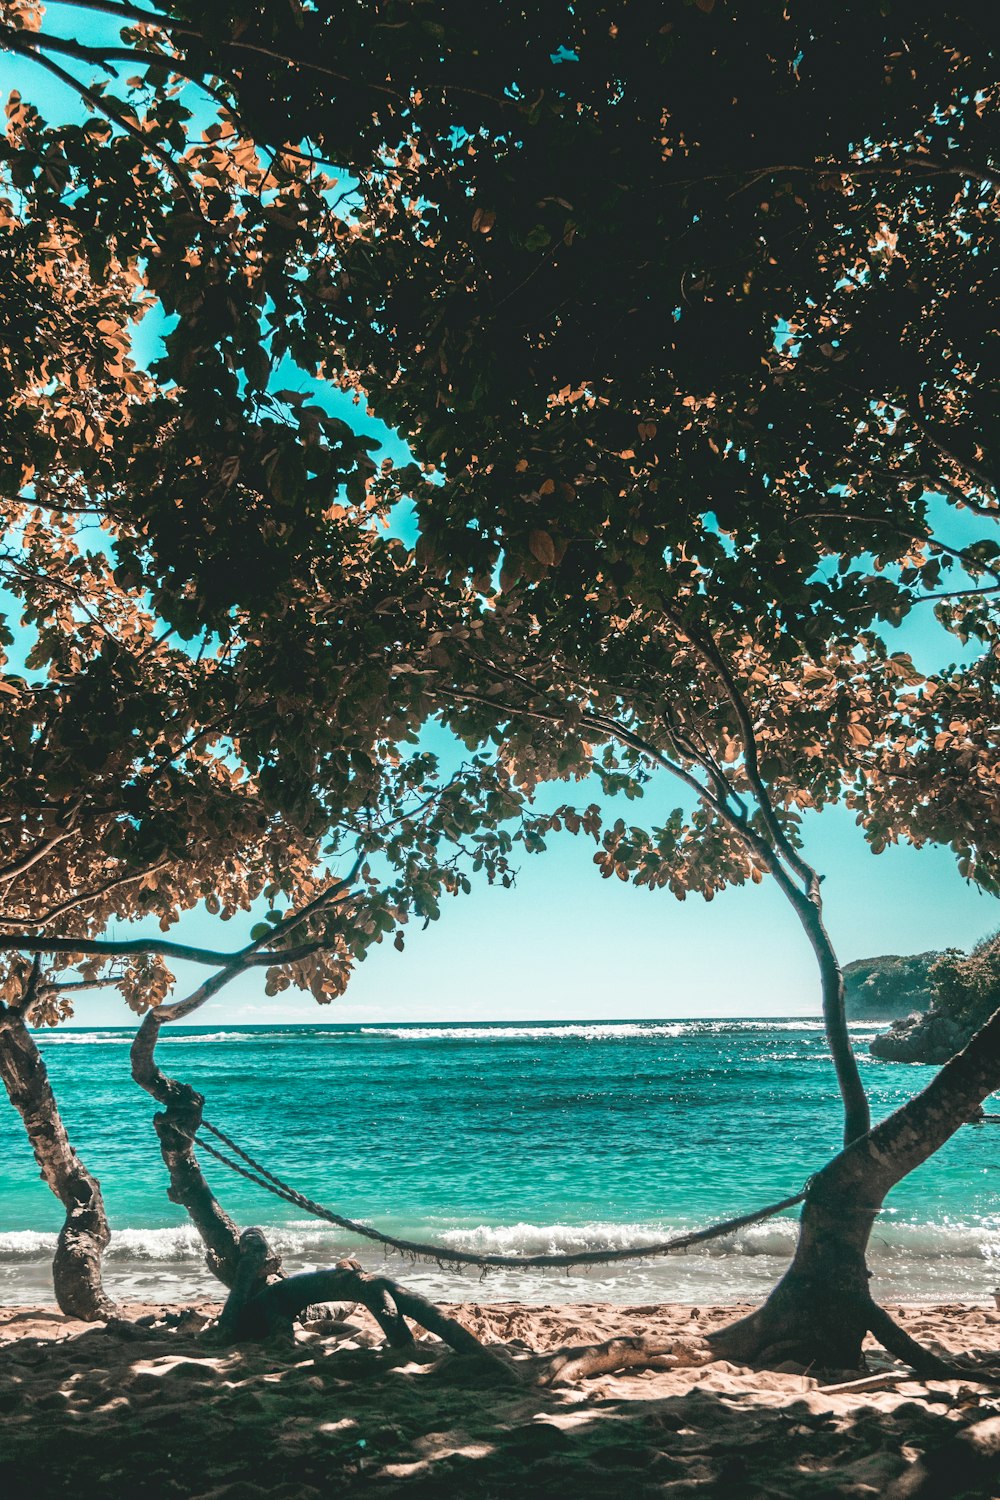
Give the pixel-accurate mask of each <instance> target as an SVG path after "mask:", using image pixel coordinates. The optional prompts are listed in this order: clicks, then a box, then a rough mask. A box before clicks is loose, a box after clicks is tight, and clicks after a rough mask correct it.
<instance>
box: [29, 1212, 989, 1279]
mask: <svg viewBox="0 0 1000 1500" xmlns="http://www.w3.org/2000/svg"><path fill="white" fill-rule="evenodd" d="M697 1227H698V1226H696V1225H691V1226H684V1225H663V1224H622V1223H602V1222H592V1223H587V1224H560V1223H557V1224H532V1223H527V1222H523V1221H522V1222H520V1223H517V1224H503V1225H490V1224H479V1225H476V1226H473V1227H465V1228H456V1227H452V1228H448V1229H441V1228H440V1227H439V1226H427V1225H415V1224H407V1225H404V1226H399V1225H396V1226H393V1228H394V1232H395V1233H397V1234H399V1235H400V1236H401V1237H404V1238H408V1239H417V1240H420V1241H423V1242H427V1243H432V1244H433V1243H435V1242H437V1243H440V1244H442V1245H446V1246H448V1247H449V1248H451V1249H455V1250H469V1251H471V1252H473V1253H480V1254H484V1255H566V1254H577V1253H580V1252H582V1251H588V1250H635V1251H636V1258H637V1259H641V1258H642V1251H643V1250H645V1249H648V1248H649V1247H650V1246H651V1245H654V1244H658V1243H660V1242H661V1241H663V1240H667V1239H673V1238H674V1237H675V1236H677V1235H681V1234H685V1233H687V1232H688V1231H689V1229H691V1228H697ZM265 1232H266V1234H267V1236H268V1238H269V1239H270V1240H271V1241H272V1243H273V1244H274V1246H275V1248H276V1249H277V1250H278V1251H279V1252H280V1253H281V1254H282V1255H284V1256H287V1257H289V1258H294V1259H296V1260H300V1261H301V1260H303V1259H307V1260H319V1261H323V1260H324V1259H325V1258H328V1257H331V1256H333V1255H334V1254H335V1253H336V1252H337V1251H338V1250H340V1249H341V1248H343V1247H344V1246H345V1244H346V1243H347V1238H348V1237H346V1236H345V1235H343V1234H342V1233H341V1232H340V1231H338V1230H335V1229H332V1228H327V1227H321V1226H319V1225H316V1224H313V1223H311V1222H310V1221H308V1220H298V1221H295V1222H293V1223H290V1224H284V1225H278V1226H270V1227H267V1228H266V1230H265ZM797 1232H798V1225H797V1222H796V1221H795V1219H794V1218H782V1219H772V1220H770V1221H769V1222H768V1223H766V1224H752V1225H750V1226H749V1227H748V1228H746V1229H741V1230H738V1231H737V1232H736V1233H735V1234H732V1235H727V1236H726V1237H725V1239H718V1240H710V1241H708V1242H707V1243H706V1244H704V1245H698V1246H694V1247H692V1249H691V1250H689V1251H687V1252H686V1254H688V1255H695V1256H709V1257H713V1258H719V1257H723V1258H725V1257H731V1256H774V1257H780V1258H782V1259H787V1258H788V1257H789V1256H790V1255H791V1253H792V1251H793V1249H794V1247H795V1239H796V1234H797ZM55 1245H56V1236H55V1234H53V1233H51V1232H45V1231H41V1230H35V1229H21V1230H11V1231H7V1232H5V1233H0V1263H3V1262H16V1261H39V1260H45V1259H47V1258H49V1257H50V1256H51V1255H52V1253H53V1251H54V1250H55ZM203 1255H204V1249H203V1246H202V1243H201V1240H200V1239H199V1237H198V1235H197V1233H196V1231H195V1230H194V1229H193V1228H192V1227H191V1226H190V1225H181V1226H175V1227H170V1228H148V1229H130V1228H126V1229H116V1230H115V1231H114V1232H113V1234H112V1237H111V1243H110V1245H109V1246H108V1250H107V1252H106V1259H107V1260H108V1261H110V1262H142V1261H156V1262H160V1263H168V1264H169V1263H176V1264H191V1263H194V1262H200V1261H201V1260H202V1258H203ZM869 1259H870V1261H871V1263H872V1265H873V1267H874V1268H876V1269H877V1268H878V1266H879V1264H880V1263H883V1262H900V1261H907V1260H913V1261H925V1262H929V1261H947V1260H949V1259H963V1260H979V1261H987V1262H989V1263H991V1264H993V1265H996V1266H997V1267H1000V1219H997V1220H991V1221H989V1222H986V1223H980V1224H960V1223H954V1222H950V1221H946V1222H944V1223H941V1224H905V1223H904V1224H899V1223H888V1222H886V1223H878V1224H876V1226H875V1230H874V1232H873V1234H872V1239H871V1245H870V1247H869Z"/></svg>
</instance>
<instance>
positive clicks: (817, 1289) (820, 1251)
mask: <svg viewBox="0 0 1000 1500" xmlns="http://www.w3.org/2000/svg"><path fill="white" fill-rule="evenodd" d="M997 1088H1000V1010H998V1011H996V1012H995V1014H994V1015H993V1016H992V1017H991V1018H990V1020H989V1021H988V1022H987V1023H986V1025H985V1026H984V1027H983V1028H982V1029H981V1030H980V1031H978V1032H977V1033H976V1035H975V1036H974V1037H973V1038H972V1040H971V1041H970V1042H969V1044H968V1046H966V1047H965V1048H964V1050H963V1051H962V1052H959V1053H958V1055H957V1056H956V1057H953V1058H952V1059H951V1061H950V1062H948V1063H946V1064H945V1066H944V1067H943V1068H942V1069H941V1071H940V1072H939V1073H938V1074H937V1076H936V1077H935V1078H933V1079H932V1080H931V1082H930V1083H929V1084H928V1085H927V1087H926V1088H925V1089H924V1090H923V1092H922V1093H919V1094H916V1095H915V1096H914V1097H913V1098H912V1099H910V1100H909V1101H908V1102H907V1103H906V1104H904V1105H902V1106H901V1107H900V1108H899V1109H897V1110H896V1111H895V1113H894V1114H891V1115H890V1116H889V1117H888V1118H887V1119H885V1120H883V1121H882V1122H881V1124H879V1125H877V1126H876V1127H875V1129H874V1130H872V1131H871V1133H870V1134H868V1135H866V1136H863V1137H862V1138H861V1139H860V1140H857V1141H855V1142H854V1143H853V1144H852V1145H850V1146H848V1147H846V1148H845V1150H843V1151H842V1152H841V1153H840V1155H839V1156H836V1157H834V1159H833V1161H831V1162H829V1163H828V1164H827V1166H825V1167H824V1168H823V1170H822V1171H821V1172H818V1173H817V1174H816V1176H815V1177H814V1178H813V1180H812V1182H811V1183H810V1185H809V1190H808V1193H807V1195H806V1203H805V1207H804V1208H803V1210H802V1221H801V1226H800V1230H799V1241H798V1246H797V1248H796V1251H795V1257H794V1259H793V1261H792V1264H791V1266H790V1267H789V1268H788V1270H787V1271H786V1272H785V1275H784V1276H783V1277H782V1279H781V1281H780V1282H779V1283H778V1285H777V1286H776V1287H775V1289H774V1291H773V1292H772V1293H771V1295H770V1297H769V1298H768V1299H767V1301H766V1302H765V1303H764V1304H763V1305H762V1306H761V1307H759V1308H758V1309H757V1310H756V1312H753V1313H751V1314H750V1316H749V1317H747V1318H742V1319H740V1321H739V1322H737V1323H733V1324H730V1326H729V1327H728V1328H724V1329H721V1330H720V1332H719V1333H717V1334H713V1335H711V1339H710V1341H711V1343H712V1345H713V1346H714V1347H715V1348H716V1349H717V1350H718V1352H719V1353H720V1354H723V1355H725V1356H727V1357H731V1358H734V1359H739V1360H745V1361H751V1362H761V1363H765V1362H767V1363H773V1362H774V1361H775V1360H782V1359H796V1360H799V1361H800V1362H801V1363H803V1364H818V1365H821V1366H822V1365H825V1366H828V1367H829V1366H840V1367H842V1368H847V1367H851V1366H856V1365H859V1364H860V1363H861V1345H862V1342H863V1340H864V1336H865V1334H866V1332H868V1331H869V1329H870V1330H871V1331H872V1332H873V1333H874V1334H875V1335H876V1337H877V1338H879V1339H880V1340H881V1341H882V1342H883V1343H885V1344H886V1346H887V1347H893V1346H894V1345H898V1344H899V1343H900V1340H899V1339H898V1338H896V1337H895V1335H894V1333H893V1331H892V1329H893V1327H894V1325H892V1323H891V1320H890V1319H889V1318H888V1315H887V1314H886V1313H884V1312H883V1311H882V1310H881V1309H880V1308H878V1307H876V1306H875V1304H874V1303H873V1301H872V1299H871V1294H870V1292H869V1289H868V1269H867V1266H866V1264H865V1251H866V1249H867V1246H868V1239H869V1236H870V1234H871V1229H872V1225H873V1224H874V1222H875V1218H876V1216H877V1214H878V1212H879V1210H880V1209H881V1207H882V1204H883V1202H884V1200H885V1197H886V1195H887V1193H888V1192H889V1191H890V1189H891V1188H893V1187H894V1186H895V1185H896V1183H897V1182H900V1181H901V1180H902V1179H903V1178H904V1177H906V1176H907V1175H908V1174H909V1173H910V1172H912V1171H913V1170H914V1168H915V1167H918V1166H920V1164H921V1162H924V1161H926V1160H927V1158H928V1157H930V1156H933V1154H934V1152H935V1151H937V1150H938V1149H939V1148H940V1147H941V1146H943V1145H944V1143H945V1141H947V1140H948V1139H949V1137H951V1136H952V1135H954V1133H955V1131H956V1130H958V1129H959V1128H960V1127H961V1126H962V1125H964V1124H965V1123H966V1121H968V1120H971V1119H972V1118H973V1117H974V1116H975V1114H976V1111H977V1110H978V1108H979V1106H980V1105H981V1104H982V1102H983V1100H984V1099H986V1098H988V1097H989V1095H990V1094H991V1093H993V1092H994V1090H996V1089H997ZM894 1352H895V1349H894ZM904 1357H907V1358H909V1357H910V1353H909V1352H908V1353H906V1354H905V1355H904Z"/></svg>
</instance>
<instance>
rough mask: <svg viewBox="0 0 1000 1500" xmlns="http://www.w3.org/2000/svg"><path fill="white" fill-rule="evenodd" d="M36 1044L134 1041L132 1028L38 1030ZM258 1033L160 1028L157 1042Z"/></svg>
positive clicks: (249, 1037)
mask: <svg viewBox="0 0 1000 1500" xmlns="http://www.w3.org/2000/svg"><path fill="white" fill-rule="evenodd" d="M35 1036H36V1040H37V1041H38V1043H39V1045H40V1046H43V1047H51V1046H61V1047H101V1046H107V1045H109V1044H110V1045H113V1046H125V1047H127V1046H130V1045H131V1044H132V1042H133V1041H134V1040H135V1031H42V1032H36V1033H35ZM260 1040H261V1038H260V1035H259V1034H258V1033H254V1032H252V1031H199V1032H183V1031H181V1032H173V1031H162V1032H161V1033H160V1038H159V1044H158V1045H160V1046H161V1047H162V1046H171V1047H178V1046H185V1045H186V1046H193V1045H200V1044H201V1043H202V1042H250V1041H260Z"/></svg>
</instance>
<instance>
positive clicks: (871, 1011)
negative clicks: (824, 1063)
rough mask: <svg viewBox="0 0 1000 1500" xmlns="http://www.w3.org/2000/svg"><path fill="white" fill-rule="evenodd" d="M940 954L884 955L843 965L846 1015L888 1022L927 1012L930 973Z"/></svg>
mask: <svg viewBox="0 0 1000 1500" xmlns="http://www.w3.org/2000/svg"><path fill="white" fill-rule="evenodd" d="M941 956H942V955H941V953H940V952H937V951H934V950H931V951H930V952H928V953H911V954H909V955H900V954H898V953H883V954H882V955H881V956H880V957H879V958H857V959H855V960H854V962H853V963H850V964H845V965H844V998H845V1000H846V1003H847V1014H848V1015H849V1016H850V1017H851V1018H852V1019H855V1020H861V1019H865V1020H867V1019H868V1018H873V1019H876V1020H887V1019H890V1018H891V1017H894V1016H908V1015H910V1013H911V1012H912V1011H915V1010H926V1009H927V1008H928V1006H929V1005H930V1003H931V999H932V994H931V982H930V972H931V969H932V967H933V965H934V964H935V962H936V961H937V960H938V959H939V958H940V957H941Z"/></svg>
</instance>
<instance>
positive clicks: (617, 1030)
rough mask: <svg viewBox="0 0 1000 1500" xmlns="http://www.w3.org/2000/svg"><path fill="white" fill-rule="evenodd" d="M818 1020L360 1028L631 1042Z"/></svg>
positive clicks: (415, 1034) (459, 1037) (442, 1035)
mask: <svg viewBox="0 0 1000 1500" xmlns="http://www.w3.org/2000/svg"><path fill="white" fill-rule="evenodd" d="M822 1030H823V1023H822V1021H784V1020H782V1021H768V1020H753V1021H744V1020H738V1019H735V1018H733V1019H717V1020H703V1021H564V1022H558V1021H553V1022H545V1021H523V1022H518V1021H510V1022H502V1023H497V1024H494V1025H488V1024H485V1023H481V1022H480V1023H476V1022H472V1023H466V1024H461V1023H457V1024H447V1023H444V1022H442V1023H440V1024H438V1025H430V1024H429V1025H426V1026H416V1025H407V1026H362V1027H361V1028H360V1034H361V1035H362V1036H372V1037H390V1038H393V1039H394V1040H397V1041H404V1042H405V1041H416V1042H424V1041H462V1042H479V1041H483V1042H486V1041H550V1040H551V1041H562V1040H564V1039H567V1038H575V1039H579V1040H582V1041H594V1042H596V1041H619V1040H628V1039H630V1038H633V1037H669V1038H675V1037H687V1036H726V1035H731V1034H734V1033H735V1034H741V1033H743V1032H754V1033H756V1032H763V1033H766V1034H770V1033H772V1032H785V1031H789V1032H791V1031H795V1032H798V1031H807V1032H821V1031H822Z"/></svg>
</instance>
